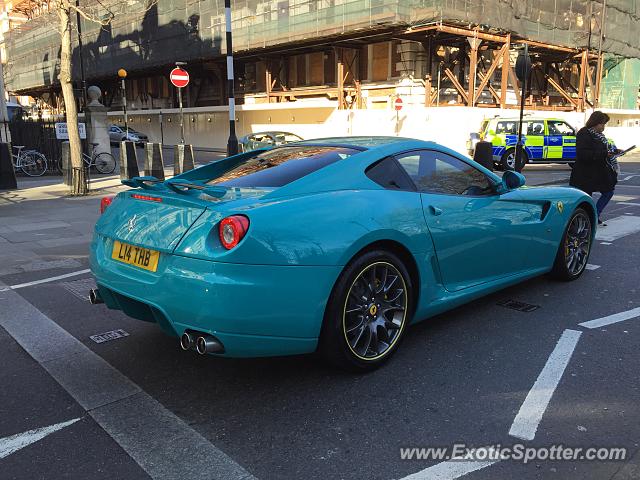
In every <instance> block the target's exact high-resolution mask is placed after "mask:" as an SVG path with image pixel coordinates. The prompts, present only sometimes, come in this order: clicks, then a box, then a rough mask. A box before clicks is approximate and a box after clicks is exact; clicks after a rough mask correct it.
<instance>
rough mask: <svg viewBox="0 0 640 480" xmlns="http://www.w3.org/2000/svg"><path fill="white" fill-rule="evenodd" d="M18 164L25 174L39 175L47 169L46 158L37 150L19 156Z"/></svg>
mask: <svg viewBox="0 0 640 480" xmlns="http://www.w3.org/2000/svg"><path fill="white" fill-rule="evenodd" d="M18 166H19V167H20V169H21V170H22V171H23V172H24V174H25V175H29V176H30V177H40V176H42V175H44V172H46V171H47V158H46V157H45V156H44V155H42V154H41V153H39V152H26V153H24V154H23V155H22V156H21V157H20V160H19V164H18Z"/></svg>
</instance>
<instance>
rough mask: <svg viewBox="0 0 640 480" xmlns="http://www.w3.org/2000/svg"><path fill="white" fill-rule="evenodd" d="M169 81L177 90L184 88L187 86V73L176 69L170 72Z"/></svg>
mask: <svg viewBox="0 0 640 480" xmlns="http://www.w3.org/2000/svg"><path fill="white" fill-rule="evenodd" d="M169 80H171V83H173V85H174V86H176V87H178V88H184V87H186V86H187V85H189V72H187V71H186V70H183V69H181V68H179V67H176V68H174V69H173V70H171V73H170V74H169Z"/></svg>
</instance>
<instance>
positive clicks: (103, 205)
mask: <svg viewBox="0 0 640 480" xmlns="http://www.w3.org/2000/svg"><path fill="white" fill-rule="evenodd" d="M111 202H113V196H109V197H102V199H101V200H100V215H102V214H103V213H104V211H105V210H106V209H107V207H108V206H109V205H111Z"/></svg>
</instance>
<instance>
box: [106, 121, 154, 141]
mask: <svg viewBox="0 0 640 480" xmlns="http://www.w3.org/2000/svg"><path fill="white" fill-rule="evenodd" d="M128 130H129V136H128V137H127V132H126V130H125V128H124V127H121V126H119V125H111V127H109V140H111V143H118V142H122V141H125V140H126V141H129V142H134V143H135V144H137V145H143V144H145V143H146V142H148V141H149V137H147V136H146V135H145V134H144V133H141V132H138V131H137V130H134V129H133V128H131V127H129V129H128Z"/></svg>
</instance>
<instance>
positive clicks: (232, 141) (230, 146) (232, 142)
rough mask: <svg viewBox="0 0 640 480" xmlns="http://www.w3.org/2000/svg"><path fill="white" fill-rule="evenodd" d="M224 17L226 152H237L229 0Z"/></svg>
mask: <svg viewBox="0 0 640 480" xmlns="http://www.w3.org/2000/svg"><path fill="white" fill-rule="evenodd" d="M224 17H225V24H226V34H227V37H226V40H227V41H226V43H227V85H228V86H227V90H228V92H229V140H228V141H227V154H228V155H229V156H231V155H236V154H237V153H238V137H236V99H235V96H234V93H233V87H234V79H233V43H232V41H231V0H224Z"/></svg>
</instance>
